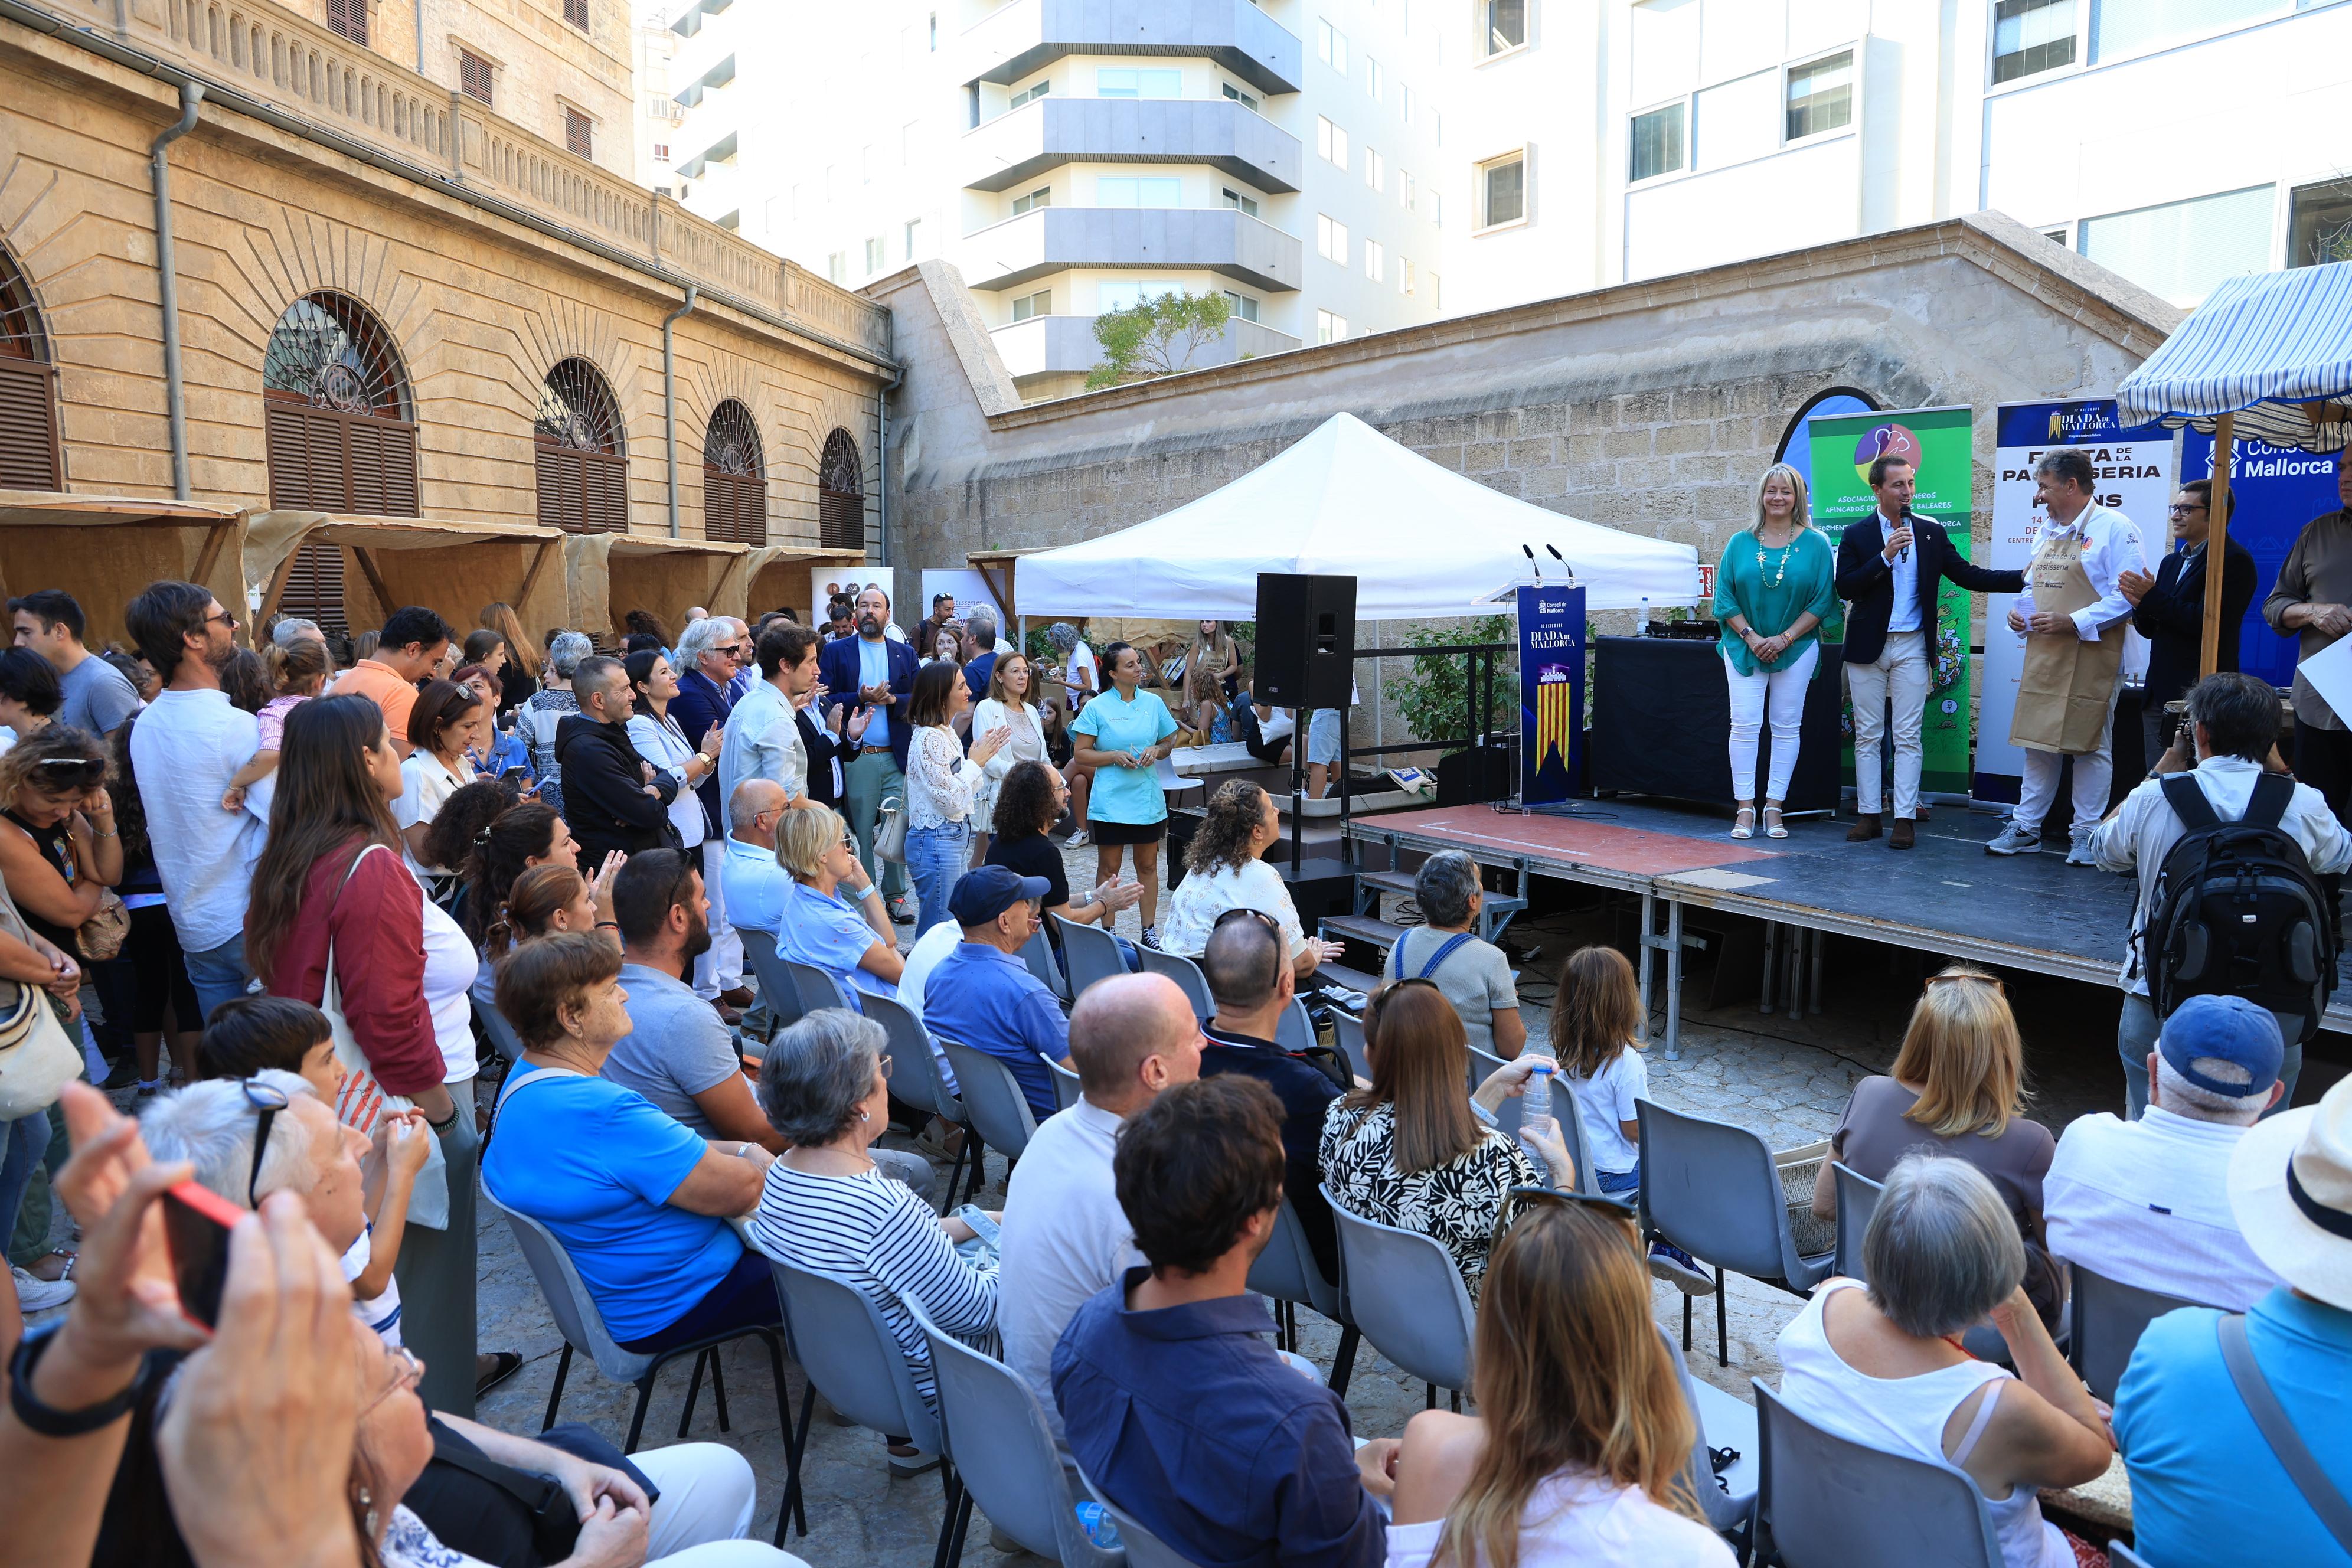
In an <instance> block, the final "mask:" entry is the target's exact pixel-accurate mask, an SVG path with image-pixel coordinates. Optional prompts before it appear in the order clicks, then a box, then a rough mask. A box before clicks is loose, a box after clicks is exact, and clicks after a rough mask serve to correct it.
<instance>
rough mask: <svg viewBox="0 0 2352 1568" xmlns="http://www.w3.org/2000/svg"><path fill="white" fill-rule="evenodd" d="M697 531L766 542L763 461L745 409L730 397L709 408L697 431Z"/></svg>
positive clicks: (739, 541)
mask: <svg viewBox="0 0 2352 1568" xmlns="http://www.w3.org/2000/svg"><path fill="white" fill-rule="evenodd" d="M702 536H703V537H704V538H705V539H718V540H726V541H729V542H733V543H736V544H765V543H767V542H768V475H767V465H766V464H765V463H764V462H762V461H761V457H760V430H759V426H756V425H754V424H753V423H752V421H751V410H750V409H748V408H746V407H744V406H743V405H741V404H740V403H738V402H736V401H735V399H733V398H731V397H730V398H729V399H728V400H727V401H726V402H724V403H722V404H720V405H719V406H718V407H717V408H715V409H713V410H712V411H711V414H710V427H709V429H708V430H707V431H705V432H704V433H703V437H702Z"/></svg>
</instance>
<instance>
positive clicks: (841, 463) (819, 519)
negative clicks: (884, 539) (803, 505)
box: [816, 430, 866, 550]
mask: <svg viewBox="0 0 2352 1568" xmlns="http://www.w3.org/2000/svg"><path fill="white" fill-rule="evenodd" d="M816 542H818V543H819V544H821V545H823V546H824V548H825V549H827V550H864V549H865V548H866V470H865V468H863V467H862V466H861V465H860V464H859V463H858V461H857V443H856V441H855V440H854V439H852V438H851V437H850V434H849V432H848V431H846V430H835V432H834V433H833V434H832V435H830V436H827V437H825V438H824V459H823V460H822V461H821V462H819V463H818V464H817V469H816Z"/></svg>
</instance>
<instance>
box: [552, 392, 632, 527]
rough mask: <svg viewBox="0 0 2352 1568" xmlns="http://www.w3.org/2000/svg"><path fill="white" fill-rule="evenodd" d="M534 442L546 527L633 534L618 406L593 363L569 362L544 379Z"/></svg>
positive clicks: (627, 472) (626, 455)
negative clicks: (545, 381)
mask: <svg viewBox="0 0 2352 1568" xmlns="http://www.w3.org/2000/svg"><path fill="white" fill-rule="evenodd" d="M531 438H532V441H533V444H534V445H535V446H536V447H537V448H538V456H539V521H541V522H542V523H545V524H546V525H548V526H549V527H551V528H568V529H570V530H571V531H572V532H574V533H626V532H627V531H629V465H628V453H627V451H626V449H625V443H624V441H623V437H622V430H621V405H619V404H617V403H615V402H614V400H613V391H612V388H610V387H609V386H607V385H605V384H604V377H603V376H602V375H600V374H597V372H596V367H595V366H594V365H593V364H590V363H588V362H587V361H586V360H584V359H568V360H565V361H563V362H562V363H560V364H558V365H557V366H556V367H555V368H554V369H553V370H551V371H549V372H548V373H547V384H546V386H545V387H544V388H543V389H541V392H540V395H539V417H538V418H537V420H536V421H534V422H533V424H532V426H531Z"/></svg>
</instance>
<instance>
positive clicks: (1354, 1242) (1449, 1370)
mask: <svg viewBox="0 0 2352 1568" xmlns="http://www.w3.org/2000/svg"><path fill="white" fill-rule="evenodd" d="M1322 1191H1323V1201H1324V1202H1325V1203H1327V1204H1329V1205H1331V1217H1332V1220H1333V1221H1334V1222H1335V1223H1336V1224H1337V1225H1338V1226H1339V1296H1340V1300H1342V1301H1343V1302H1345V1303H1346V1305H1347V1310H1348V1315H1349V1318H1350V1319H1351V1320H1353V1321H1354V1322H1355V1324H1356V1326H1357V1327H1358V1328H1360V1329H1361V1330H1362V1331H1363V1334H1364V1338H1365V1339H1367V1340H1369V1341H1370V1342H1371V1346H1372V1348H1373V1349H1374V1350H1376V1351H1378V1352H1381V1354H1382V1355H1384V1356H1386V1357H1388V1358H1389V1360H1390V1361H1391V1362H1392V1363H1395V1364H1396V1367H1397V1369H1398V1370H1399V1371H1401V1372H1402V1373H1404V1374H1405V1375H1406V1376H1407V1377H1413V1378H1419V1379H1420V1380H1421V1381H1422V1382H1423V1383H1425V1384H1429V1390H1430V1392H1429V1401H1430V1405H1431V1407H1432V1408H1434V1407H1435V1405H1436V1403H1437V1391H1438V1390H1439V1389H1441V1388H1444V1389H1450V1390H1452V1391H1453V1392H1454V1393H1457V1394H1458V1393H1460V1392H1461V1391H1462V1390H1464V1389H1466V1388H1468V1387H1469V1386H1470V1344H1471V1340H1472V1338H1473V1336H1474V1333H1475V1326H1476V1315H1475V1313H1474V1312H1473V1311H1472V1310H1471V1308H1470V1292H1469V1291H1468V1290H1466V1289H1464V1288H1463V1284H1462V1275H1461V1271H1460V1270H1458V1269H1456V1268H1454V1255H1453V1254H1452V1253H1450V1252H1448V1251H1446V1250H1445V1248H1444V1247H1442V1246H1441V1245H1439V1243H1438V1242H1437V1240H1436V1238H1435V1237H1427V1236H1422V1235H1419V1234H1417V1233H1416V1232H1413V1231H1410V1230H1400V1229H1398V1228H1397V1227H1396V1226H1389V1225H1381V1224H1380V1223H1378V1222H1377V1221H1374V1220H1369V1219H1364V1218H1362V1217H1360V1216H1359V1215H1353V1214H1350V1213H1349V1212H1348V1211H1347V1210H1346V1209H1345V1208H1342V1207H1341V1206H1340V1205H1339V1199H1338V1198H1336V1197H1334V1196H1332V1194H1331V1189H1330V1188H1329V1187H1328V1186H1325V1187H1324V1188H1323V1189H1322Z"/></svg>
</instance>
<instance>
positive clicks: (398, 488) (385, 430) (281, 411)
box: [266, 403, 416, 517]
mask: <svg viewBox="0 0 2352 1568" xmlns="http://www.w3.org/2000/svg"><path fill="white" fill-rule="evenodd" d="M266 431H267V436H266V440H267V447H268V458H269V504H270V505H271V506H274V507H287V508H289V509H292V510H300V511H345V512H364V513H367V514H369V515H371V516H377V517H415V515H416V426H414V425H412V424H409V423H407V422H406V421H405V420H394V419H373V418H370V417H368V416H365V415H358V414H340V413H337V412H335V411H334V410H332V409H328V408H310V407H307V406H304V405H299V404H297V405H288V404H282V403H272V404H271V405H269V410H268V423H267V426H266Z"/></svg>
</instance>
